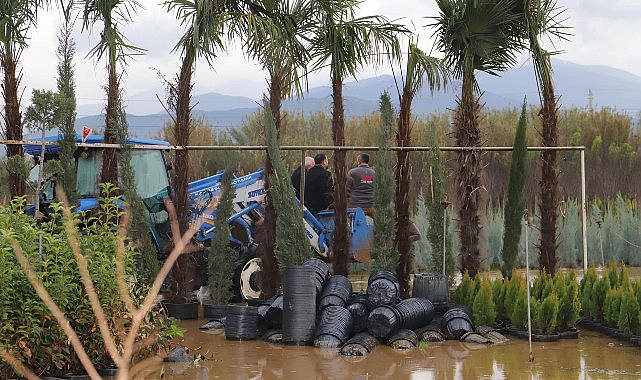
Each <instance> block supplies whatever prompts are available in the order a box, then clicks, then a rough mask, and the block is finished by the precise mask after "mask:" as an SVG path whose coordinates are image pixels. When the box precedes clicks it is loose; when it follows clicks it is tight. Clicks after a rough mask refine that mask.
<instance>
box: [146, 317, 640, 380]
mask: <svg viewBox="0 0 641 380" xmlns="http://www.w3.org/2000/svg"><path fill="white" fill-rule="evenodd" d="M206 322H207V320H206V319H199V320H192V321H183V322H181V324H180V325H181V326H182V327H185V328H187V332H186V334H185V338H184V342H183V344H184V345H185V347H186V348H187V349H188V352H189V353H190V354H191V355H192V357H203V358H204V360H198V361H197V362H192V363H162V364H159V365H158V366H156V367H153V368H151V369H149V370H148V371H147V372H146V373H145V376H144V378H145V379H161V378H162V379H359V380H360V379H394V380H402V379H412V380H414V379H426V380H430V379H479V378H485V379H563V380H566V379H639V378H641V348H639V347H634V346H630V345H629V344H624V343H621V342H618V341H615V340H613V339H611V338H608V337H607V336H604V335H601V334H599V333H597V332H592V331H581V332H580V334H579V338H578V339H567V340H560V341H557V342H551V343H537V342H533V343H532V354H533V356H534V361H533V362H530V361H529V360H528V357H529V345H528V341H527V340H521V339H516V338H510V339H509V340H508V341H507V342H505V343H502V344H494V345H486V344H467V343H461V342H458V341H453V340H448V341H445V342H442V343H422V344H419V347H418V348H415V349H410V350H395V349H393V348H390V347H387V346H384V345H378V346H376V347H375V348H374V349H373V350H372V352H371V353H370V354H369V355H366V356H342V355H340V354H339V353H338V350H337V349H332V350H325V349H318V348H314V347H309V346H286V345H280V344H271V343H266V342H263V341H262V340H251V341H240V342H239V341H229V340H226V339H225V334H224V330H210V331H203V330H199V329H198V328H199V327H200V326H202V325H203V324H204V323H206Z"/></svg>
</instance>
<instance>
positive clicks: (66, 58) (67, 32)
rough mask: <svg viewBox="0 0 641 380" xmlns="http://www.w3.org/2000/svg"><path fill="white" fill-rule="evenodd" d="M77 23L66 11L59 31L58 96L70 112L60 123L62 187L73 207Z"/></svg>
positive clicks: (57, 52) (75, 195)
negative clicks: (75, 40) (62, 98)
mask: <svg viewBox="0 0 641 380" xmlns="http://www.w3.org/2000/svg"><path fill="white" fill-rule="evenodd" d="M72 33H73V21H72V20H70V7H69V8H67V9H66V12H65V20H64V23H63V25H62V26H61V27H60V30H59V32H58V49H57V51H56V55H57V57H58V70H57V72H58V78H57V84H58V86H57V87H58V93H59V94H60V96H63V97H65V103H66V104H67V105H68V106H69V110H70V112H68V113H67V115H66V116H65V117H64V118H63V120H62V121H61V122H60V123H59V138H58V141H59V143H60V163H61V165H62V171H61V174H62V176H61V177H62V178H61V181H59V182H60V184H61V185H62V189H63V191H64V192H65V194H66V196H67V200H68V201H69V204H75V203H76V201H77V200H78V194H77V193H76V171H75V163H74V159H73V152H74V151H75V150H76V139H75V138H76V131H75V122H76V111H75V110H76V84H75V80H74V74H75V73H74V65H73V58H74V56H75V53H76V44H75V42H74V41H73V38H72Z"/></svg>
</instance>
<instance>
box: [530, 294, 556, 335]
mask: <svg viewBox="0 0 641 380" xmlns="http://www.w3.org/2000/svg"><path fill="white" fill-rule="evenodd" d="M538 302H539V301H538V300H537V303H538ZM535 310H536V312H535V314H534V315H535V318H534V320H533V322H534V327H535V328H537V329H539V330H541V331H542V332H543V333H544V334H548V333H550V332H552V331H554V329H555V328H556V326H557V317H558V314H559V298H558V297H557V295H556V293H554V292H552V293H550V294H548V295H547V296H546V297H545V298H544V299H543V301H540V304H539V305H536V306H535Z"/></svg>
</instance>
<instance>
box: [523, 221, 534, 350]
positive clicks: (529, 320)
mask: <svg viewBox="0 0 641 380" xmlns="http://www.w3.org/2000/svg"><path fill="white" fill-rule="evenodd" d="M523 219H524V220H525V285H526V286H527V338H528V342H529V344H530V355H529V357H528V359H529V361H531V362H532V361H534V354H533V353H532V312H531V311H530V253H529V251H530V249H529V242H528V230H529V227H530V220H529V213H528V209H525V210H523Z"/></svg>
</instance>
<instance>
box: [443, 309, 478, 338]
mask: <svg viewBox="0 0 641 380" xmlns="http://www.w3.org/2000/svg"><path fill="white" fill-rule="evenodd" d="M441 330H443V333H444V334H445V337H446V338H448V339H461V337H462V336H463V335H465V334H466V333H469V332H472V331H474V314H473V313H472V309H470V307H469V306H465V305H457V306H454V307H451V308H449V309H448V310H447V311H446V312H445V313H444V314H443V319H442V320H441Z"/></svg>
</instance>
